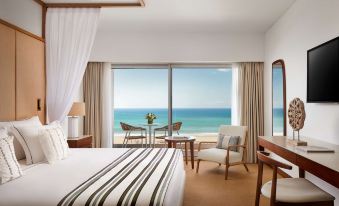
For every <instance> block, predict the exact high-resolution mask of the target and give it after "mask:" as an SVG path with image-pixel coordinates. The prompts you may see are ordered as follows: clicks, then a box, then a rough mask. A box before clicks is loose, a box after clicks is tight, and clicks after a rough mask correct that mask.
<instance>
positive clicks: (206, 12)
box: [48, 0, 295, 33]
mask: <svg viewBox="0 0 339 206" xmlns="http://www.w3.org/2000/svg"><path fill="white" fill-rule="evenodd" d="M48 1H56V0H48ZM294 2H295V0H145V4H146V6H145V7H144V8H103V9H102V13H101V17H100V24H99V30H101V31H102V30H109V31H114V32H134V31H135V32H261V33H262V32H265V31H267V30H268V29H269V28H270V26H271V25H272V24H273V23H274V22H275V21H276V20H278V19H279V17H280V16H281V15H282V14H283V13H284V12H285V11H286V10H287V9H288V8H289V7H290V6H291V5H292V4H293V3H294Z"/></svg>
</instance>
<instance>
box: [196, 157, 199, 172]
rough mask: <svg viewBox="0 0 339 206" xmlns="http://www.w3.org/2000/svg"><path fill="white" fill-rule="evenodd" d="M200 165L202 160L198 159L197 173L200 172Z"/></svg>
mask: <svg viewBox="0 0 339 206" xmlns="http://www.w3.org/2000/svg"><path fill="white" fill-rule="evenodd" d="M199 166H200V160H199V159H198V161H197V170H196V173H197V174H198V172H199Z"/></svg>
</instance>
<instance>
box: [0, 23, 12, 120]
mask: <svg viewBox="0 0 339 206" xmlns="http://www.w3.org/2000/svg"><path fill="white" fill-rule="evenodd" d="M0 97H1V98H0V121H8V120H14V119H15V30H14V29H12V28H9V27H7V26H5V25H3V24H0Z"/></svg>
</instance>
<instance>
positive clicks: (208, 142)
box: [198, 141, 217, 151]
mask: <svg viewBox="0 0 339 206" xmlns="http://www.w3.org/2000/svg"><path fill="white" fill-rule="evenodd" d="M216 143H217V142H216V141H201V142H199V146H198V151H200V149H201V145H202V144H216Z"/></svg>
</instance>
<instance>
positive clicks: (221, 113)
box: [114, 108, 231, 134]
mask: <svg viewBox="0 0 339 206" xmlns="http://www.w3.org/2000/svg"><path fill="white" fill-rule="evenodd" d="M149 112H151V113H154V114H155V115H156V116H157V119H155V120H154V123H158V124H160V125H159V127H160V126H165V125H167V124H168V110H167V109H149V108H148V109H115V110H114V132H115V133H122V130H121V127H120V122H125V123H128V124H132V125H140V124H146V123H147V120H146V119H145V115H146V114H147V113H149ZM179 121H180V122H182V123H183V124H182V127H181V133H186V134H190V133H217V132H218V128H219V126H220V125H221V124H227V125H230V124H231V109H230V108H217V109H216V108H213V109H210V108H208V109H206V108H199V109H183V108H180V109H178V108H177V109H176V108H173V122H179Z"/></svg>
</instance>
